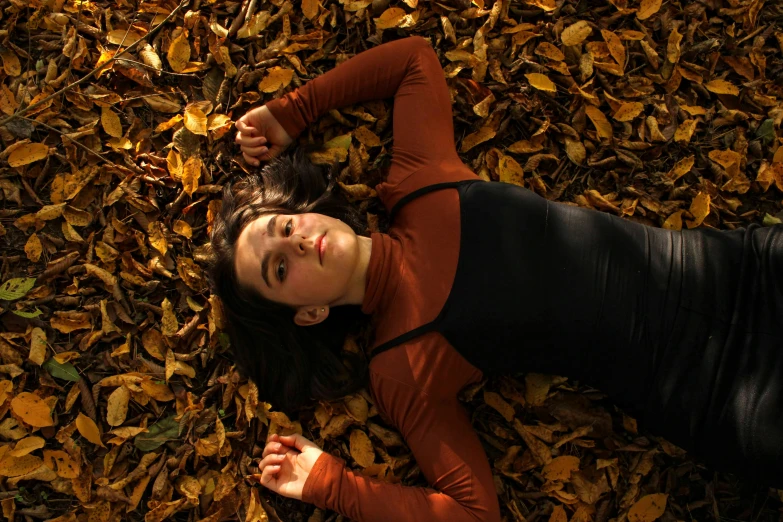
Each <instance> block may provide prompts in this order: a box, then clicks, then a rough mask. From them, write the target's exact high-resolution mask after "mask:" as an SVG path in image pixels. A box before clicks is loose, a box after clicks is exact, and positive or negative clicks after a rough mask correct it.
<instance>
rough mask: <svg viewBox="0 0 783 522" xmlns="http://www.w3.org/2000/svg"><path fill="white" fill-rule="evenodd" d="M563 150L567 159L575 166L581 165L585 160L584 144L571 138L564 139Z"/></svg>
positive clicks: (585, 150)
mask: <svg viewBox="0 0 783 522" xmlns="http://www.w3.org/2000/svg"><path fill="white" fill-rule="evenodd" d="M565 148H566V154H567V155H568V159H570V160H571V161H573V162H574V163H576V164H577V165H583V164H584V162H585V160H586V159H587V149H585V146H584V144H583V143H582V142H581V141H579V140H575V139H573V138H566V139H565Z"/></svg>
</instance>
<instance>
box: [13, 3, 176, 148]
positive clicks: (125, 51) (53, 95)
mask: <svg viewBox="0 0 783 522" xmlns="http://www.w3.org/2000/svg"><path fill="white" fill-rule="evenodd" d="M189 2H190V0H182V1H181V2H180V3H179V5H178V6H177V7H176V8H175V9H174V10H173V11H172V12H171V13H170V14H169V15H168V16H167V17H166V18H164V19H163V21H162V22H161V23H160V24H158V25H157V26H156V27H155V28H154V29H152V30H151V31H150V32H148V33H147V34H145V35H144V36H142V37H141V38H139V39H138V40H137V41H136V42H134V43H133V44H131V45H130V46H128V48H127V49H125V50H124V51H122V52H121V53H120V51H119V50H118V51H117V53H118V54H119V56H118V54H115V55H114V56H113V57H111V58H109V60H108V61H107V62H106V63H104V64H103V65H101V66H100V67H96V68H95V69H93V70H92V71H90V72H89V73H88V74H87V76H84V77H82V78H81V79H80V80H77V81H75V82H73V83H71V84H69V85H66V86H65V87H63V88H62V89H60V90H59V91H57V92H56V93H54V94H51V95H49V96H47V97H46V98H44V99H43V100H41V101H39V102H37V103H34V104H32V105H30V106H29V107H27V108H26V109H23V110H21V111H19V112H17V113H15V114H12V115H11V116H8V117H7V118H3V119H2V120H0V126H3V125H5V124H6V123H8V122H9V121H11V120H13V119H15V118H21V117H24V115H25V114H27V113H28V112H30V111H31V110H33V109H36V108H38V107H40V106H41V105H43V104H44V103H46V102H48V101H49V100H51V99H52V98H55V97H57V96H59V95H60V94H62V93H64V92H66V91H69V90H71V89H73V88H74V87H76V86H77V85H80V84H82V83H84V82H86V81H87V80H89V79H90V78H92V77H93V76H95V75H96V74H97V73H98V71H100V70H101V69H103V68H104V67H106V66H107V65H109V64H111V63H113V62H114V61H115V60H117V59H118V58H119V57H120V56H121V55H123V54H125V53H129V52H131V51H133V50H134V49H136V47H138V46H139V44H141V43H142V42H144V41H146V40H147V39H148V38H149V37H150V36H152V35H153V34H154V33H156V32H157V31H158V30H159V29H160V28H161V27H163V25H164V24H165V23H166V22H168V21H169V20H171V19H172V18H173V17H174V16H175V15H176V14H177V13H178V12H179V11H181V10H182V8H183V7H185V6H186V5H187V4H188V3H189ZM36 123H38V122H36ZM85 148H86V147H85ZM87 150H89V149H87Z"/></svg>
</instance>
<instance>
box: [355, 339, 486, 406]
mask: <svg viewBox="0 0 783 522" xmlns="http://www.w3.org/2000/svg"><path fill="white" fill-rule="evenodd" d="M370 356H371V357H372V360H371V361H370V368H369V369H370V386H371V388H372V389H373V390H374V391H375V392H381V393H383V392H387V393H388V392H391V391H393V390H395V389H397V388H405V389H407V390H409V391H414V392H416V393H419V394H422V395H423V396H426V397H428V398H431V399H435V400H439V399H442V398H445V397H453V396H454V395H455V394H457V393H458V392H459V391H460V390H461V389H462V388H463V387H465V386H466V385H468V384H471V383H473V382H476V381H478V380H480V379H481V377H482V373H481V370H479V369H478V368H476V367H475V366H473V365H472V364H470V363H469V362H468V361H467V360H466V359H465V358H464V357H462V355H460V354H459V352H457V351H456V350H455V349H454V347H453V346H451V344H450V343H449V342H448V341H447V340H446V339H445V338H444V337H443V336H442V335H441V334H440V333H438V332H429V333H426V334H422V335H420V336H419V337H416V338H414V339H412V340H410V341H407V342H405V343H402V344H399V345H397V346H394V347H392V348H389V349H388V350H385V351H383V352H381V353H379V354H377V355H374V356H373V354H372V353H370Z"/></svg>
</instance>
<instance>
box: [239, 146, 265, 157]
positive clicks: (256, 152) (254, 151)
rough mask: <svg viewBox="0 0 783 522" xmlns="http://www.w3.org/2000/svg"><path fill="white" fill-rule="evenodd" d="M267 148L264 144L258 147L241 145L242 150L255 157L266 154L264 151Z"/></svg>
mask: <svg viewBox="0 0 783 522" xmlns="http://www.w3.org/2000/svg"><path fill="white" fill-rule="evenodd" d="M268 150H269V149H268V148H267V147H266V146H265V145H261V146H259V147H245V146H242V152H244V153H245V154H247V155H248V156H253V157H257V156H260V155H262V154H266V151H268Z"/></svg>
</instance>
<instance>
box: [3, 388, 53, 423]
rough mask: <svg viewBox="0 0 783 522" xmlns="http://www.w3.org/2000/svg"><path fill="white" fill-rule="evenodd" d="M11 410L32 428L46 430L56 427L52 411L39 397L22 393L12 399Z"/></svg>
mask: <svg viewBox="0 0 783 522" xmlns="http://www.w3.org/2000/svg"><path fill="white" fill-rule="evenodd" d="M11 409H12V410H13V411H14V413H15V414H16V415H17V416H18V417H19V418H20V419H22V420H23V421H24V422H26V423H27V424H29V425H30V426H35V427H36V428H44V427H46V426H54V420H52V409H51V408H50V407H49V405H48V404H46V403H45V402H44V401H43V399H41V398H40V397H39V396H38V395H35V394H33V393H29V392H22V393H20V394H19V395H17V396H16V397H14V398H13V399H11Z"/></svg>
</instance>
